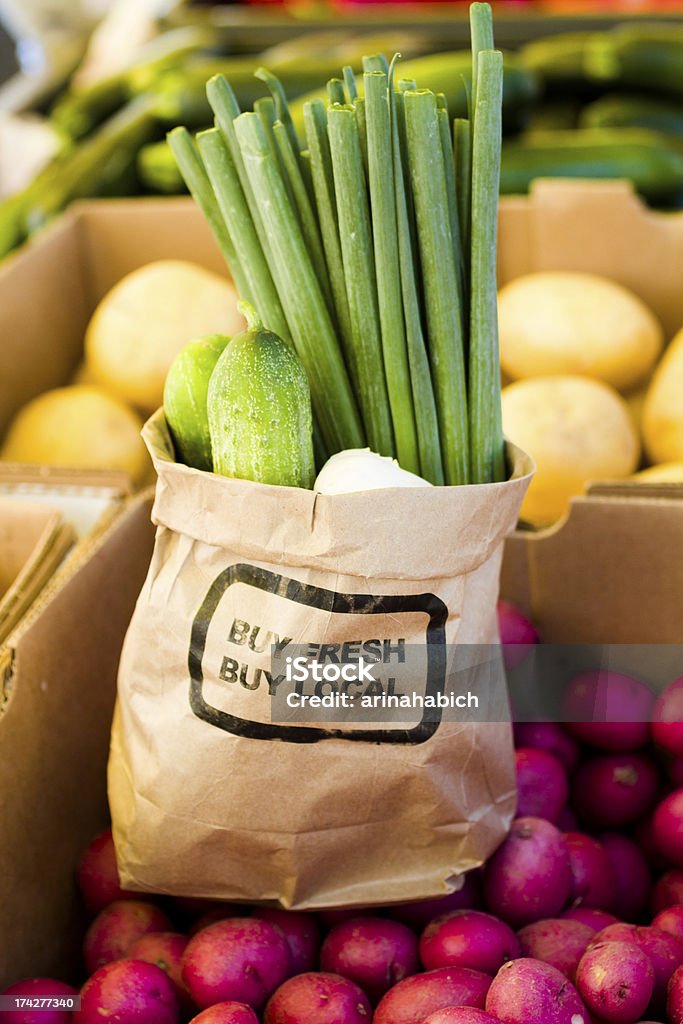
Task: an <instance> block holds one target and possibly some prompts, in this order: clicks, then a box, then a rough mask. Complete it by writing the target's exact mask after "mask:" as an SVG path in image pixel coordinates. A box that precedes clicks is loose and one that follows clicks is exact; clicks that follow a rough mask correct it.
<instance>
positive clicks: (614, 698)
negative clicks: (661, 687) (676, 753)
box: [563, 670, 655, 752]
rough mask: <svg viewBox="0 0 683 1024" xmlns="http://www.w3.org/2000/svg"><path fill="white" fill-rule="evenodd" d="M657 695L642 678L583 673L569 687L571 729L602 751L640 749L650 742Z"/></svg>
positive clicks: (565, 707)
mask: <svg viewBox="0 0 683 1024" xmlns="http://www.w3.org/2000/svg"><path fill="white" fill-rule="evenodd" d="M654 699H655V698H654V694H653V693H652V691H651V690H650V688H649V687H648V685H647V684H646V683H644V682H642V681H641V680H640V679H634V678H633V677H632V676H627V675H623V674H622V673H621V672H609V671H602V670H598V671H591V672H582V673H581V674H580V675H578V676H576V677H575V678H574V679H572V680H571V682H570V683H569V684H568V686H567V690H566V692H565V696H564V701H563V714H564V719H565V721H566V723H567V729H568V730H569V732H570V733H571V735H572V736H574V737H575V738H576V739H578V740H581V742H582V743H590V744H591V745H592V746H594V747H599V749H600V750H610V751H614V752H618V751H630V750H637V749H638V748H639V747H642V746H643V745H644V744H645V743H647V741H648V738H649V734H650V729H649V725H648V722H649V721H650V717H651V712H652V707H653V705H654Z"/></svg>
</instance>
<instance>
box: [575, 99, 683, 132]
mask: <svg viewBox="0 0 683 1024" xmlns="http://www.w3.org/2000/svg"><path fill="white" fill-rule="evenodd" d="M579 126H580V127H581V128H650V129H652V130H653V131H656V132H661V133H662V134H663V135H671V136H674V137H680V136H683V100H680V101H679V102H673V101H671V100H664V99H659V98H657V99H655V98H654V97H648V96H632V95H628V94H624V95H621V94H620V93H608V94H607V95H605V96H603V97H601V99H599V100H596V101H595V103H589V104H588V106H587V107H584V109H583V110H582V111H581V115H580V117H579Z"/></svg>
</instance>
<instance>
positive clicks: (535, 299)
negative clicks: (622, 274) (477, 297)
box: [499, 272, 683, 526]
mask: <svg viewBox="0 0 683 1024" xmlns="http://www.w3.org/2000/svg"><path fill="white" fill-rule="evenodd" d="M499 320H500V355H501V366H502V370H503V374H504V375H505V377H506V378H507V381H511V382H512V383H508V384H507V386H506V387H505V389H504V391H503V427H504V430H505V433H506V435H507V436H508V437H509V438H510V439H511V440H512V441H514V442H515V443H517V444H518V445H520V447H522V448H523V449H524V450H525V451H527V452H528V453H529V454H530V455H531V456H532V457H533V459H534V460H535V462H536V466H537V472H536V476H535V478H534V480H533V482H532V484H531V487H530V488H529V491H528V494H527V497H526V499H525V502H524V504H523V506H522V518H523V519H525V520H527V521H528V522H530V523H532V524H533V525H535V526H544V525H547V524H549V523H552V522H555V521H556V520H557V519H559V518H560V517H561V516H562V515H563V514H564V513H565V512H566V511H567V508H568V506H569V501H570V499H571V497H572V496H573V495H576V494H581V493H583V491H584V490H585V487H586V485H587V484H588V483H589V482H590V481H596V480H615V479H623V478H626V477H631V476H633V475H634V474H635V479H638V480H643V481H651V482H658V481H659V482H663V481H672V482H675V481H681V480H683V401H682V400H681V393H682V391H683V328H682V329H681V330H680V331H679V332H678V334H677V335H676V336H675V337H674V338H673V340H671V341H669V339H668V338H665V337H664V335H663V332H662V328H661V326H660V324H659V322H658V320H657V318H656V317H655V315H654V314H653V313H652V312H651V311H650V310H649V309H648V308H647V306H646V305H645V304H644V303H643V302H642V301H641V300H640V299H639V298H638V297H637V296H636V295H634V294H633V293H632V292H630V291H628V289H626V288H623V287H622V286H621V285H619V284H616V283H615V282H614V281H610V280H607V279H606V278H602V277H598V276H596V275H593V274H583V273H574V272H544V273H535V274H528V275H525V276H523V277H519V278H517V279H515V280H513V281H511V282H510V283H508V284H506V285H505V286H504V287H503V288H502V289H501V290H500V294H499ZM667 342H669V343H668V345H667ZM643 463H646V464H649V465H648V467H647V468H645V469H641V471H640V472H636V471H637V470H638V468H639V467H640V466H641V465H642V464H643Z"/></svg>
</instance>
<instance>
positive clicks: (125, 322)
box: [85, 260, 245, 414]
mask: <svg viewBox="0 0 683 1024" xmlns="http://www.w3.org/2000/svg"><path fill="white" fill-rule="evenodd" d="M237 301H238V300H237V293H236V291H235V289H234V287H233V286H232V284H231V283H230V282H229V281H228V280H226V278H223V277H219V276H218V275H217V274H212V273H211V272H210V271H208V270H204V268H203V267H200V266H197V265H196V264H194V263H187V262H185V261H183V260H158V261H157V262H155V263H148V264H147V265H146V266H144V267H140V269H138V270H134V271H133V272H132V273H131V274H128V275H127V276H126V277H124V278H123V279H122V280H121V281H119V282H118V284H116V285H115V286H114V287H113V288H112V289H111V291H110V292H109V293H108V294H107V295H105V297H104V298H103V299H102V301H101V302H100V304H99V306H98V307H97V309H96V310H95V312H94V314H93V316H92V319H91V321H90V323H89V324H88V329H87V332H86V337H85V351H86V363H87V369H88V371H89V373H90V375H91V377H92V378H93V379H94V380H95V381H96V382H97V383H98V384H101V385H102V387H105V388H106V389H107V390H108V391H110V392H111V393H112V394H114V395H117V396H118V397H119V398H122V399H123V400H124V401H127V402H129V403H130V404H131V405H133V406H135V407H136V408H138V409H140V410H141V411H142V412H143V413H145V414H149V413H152V412H154V410H155V409H157V408H158V407H159V406H160V405H161V403H162V397H163V390H164V380H165V379H166V373H167V372H168V368H169V366H170V365H171V363H172V362H173V360H174V358H175V357H176V355H177V354H178V352H179V351H180V350H181V348H183V346H184V345H187V343H188V342H189V341H192V340H193V339H194V338H200V337H202V336H203V335H205V334H215V333H221V334H227V335H233V334H236V333H237V332H238V331H241V330H243V329H244V326H245V323H244V318H243V317H242V315H241V313H239V312H238V310H237Z"/></svg>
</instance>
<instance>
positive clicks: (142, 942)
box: [127, 932, 190, 1005]
mask: <svg viewBox="0 0 683 1024" xmlns="http://www.w3.org/2000/svg"><path fill="white" fill-rule="evenodd" d="M187 942H188V940H187V937H186V936H185V935H180V934H179V933H178V932H149V934H148V935H143V936H142V938H140V939H138V940H137V941H136V942H134V943H133V945H132V946H131V947H130V949H129V950H128V953H127V956H128V957H129V958H130V959H131V960H145V961H146V963H148V964H156V965H157V967H161V969H162V971H166V974H168V976H169V978H170V979H171V981H172V982H173V984H174V985H175V987H176V993H177V995H178V999H179V1001H180V1003H181V1005H183V1004H185V1005H186V1004H187V1003H189V1002H190V999H189V993H188V991H187V988H186V987H185V983H184V982H183V979H182V974H181V965H182V959H183V953H184V952H185V947H186V946H187Z"/></svg>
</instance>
